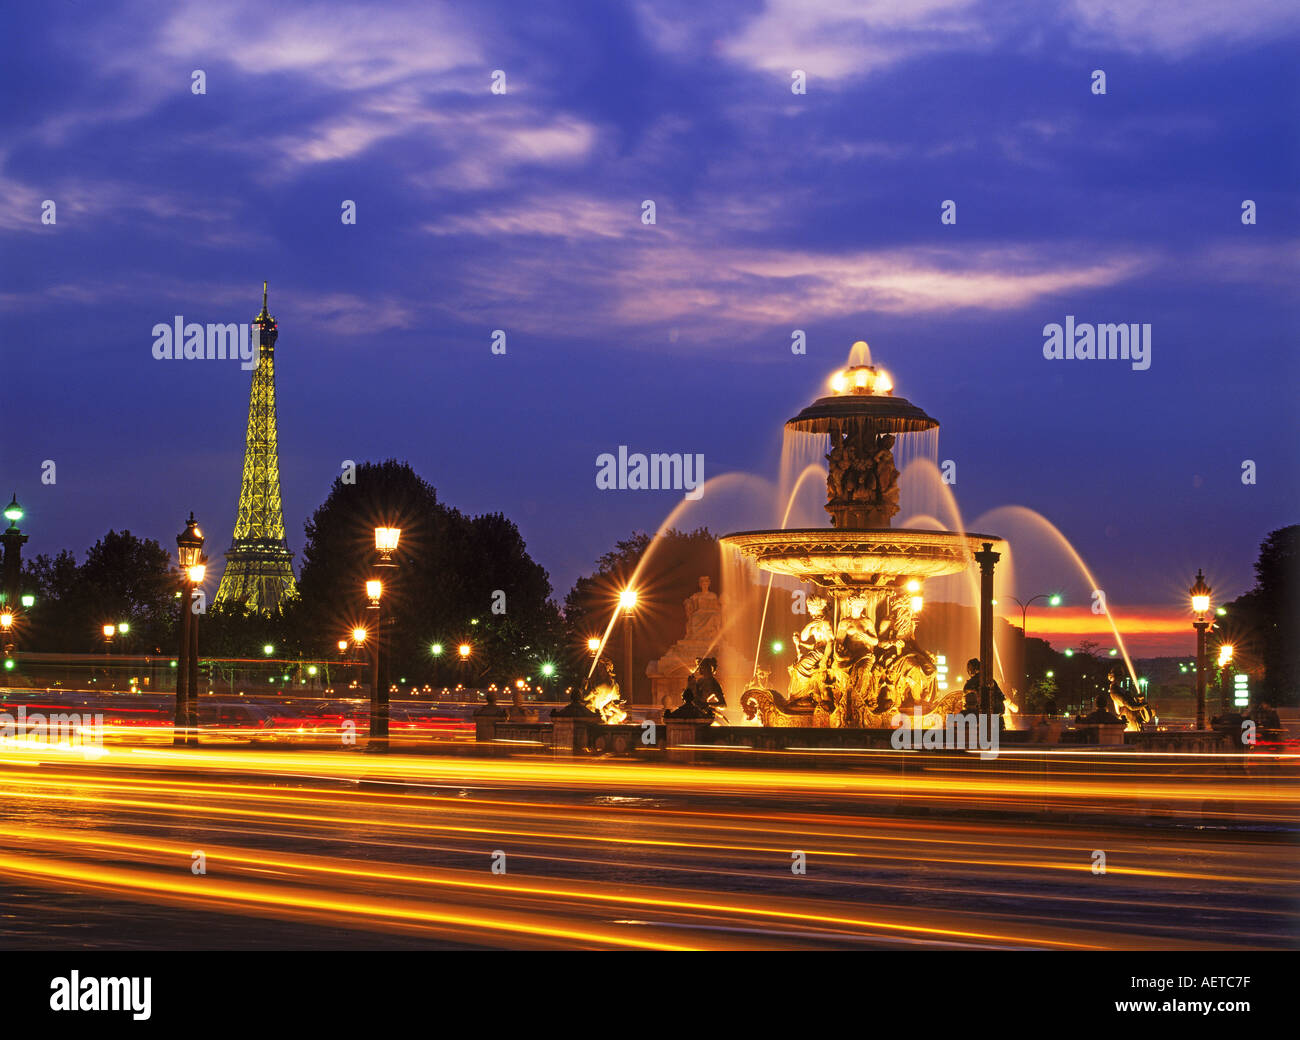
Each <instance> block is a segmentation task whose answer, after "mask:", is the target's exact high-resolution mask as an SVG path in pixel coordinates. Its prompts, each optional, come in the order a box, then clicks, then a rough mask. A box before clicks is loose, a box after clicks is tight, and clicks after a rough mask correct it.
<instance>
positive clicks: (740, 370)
mask: <svg viewBox="0 0 1300 1040" xmlns="http://www.w3.org/2000/svg"><path fill="white" fill-rule="evenodd" d="M5 19H6V22H7V23H9V24H8V26H7V31H6V32H5V33H4V42H3V44H0V46H2V47H3V50H4V53H3V59H4V60H3V62H0V84H2V85H3V89H4V95H5V97H6V99H7V101H8V103H7V104H6V105H5V106H3V109H0V120H3V130H4V132H3V135H2V136H0V141H2V142H3V143H2V144H0V254H2V256H3V267H2V270H3V275H4V279H3V285H2V286H0V342H3V343H4V352H5V365H4V370H3V371H4V381H5V394H4V401H5V413H6V418H7V420H8V421H7V422H6V430H5V436H4V449H3V455H2V456H0V480H2V481H3V482H4V490H5V492H6V493H8V492H9V491H10V490H16V491H17V492H18V494H19V497H20V499H22V500H23V502H24V504H25V505H26V506H27V508H28V522H27V526H28V528H29V530H30V531H31V533H32V542H31V543H30V546H29V551H54V550H57V549H59V548H62V547H71V548H75V549H77V550H78V551H81V550H84V548H85V547H86V546H87V545H89V544H90V543H91V542H92V541H94V539H96V538H97V537H99V536H101V535H102V534H103V533H104V532H105V531H106V530H107V529H108V528H110V527H116V528H122V527H128V528H130V529H131V530H133V531H135V532H137V533H141V534H145V535H149V536H152V537H157V538H160V539H164V540H166V542H167V544H169V545H170V544H171V539H172V538H173V537H174V535H175V534H176V532H177V531H179V530H180V528H181V526H182V521H183V519H184V516H185V514H186V513H187V512H188V511H189V510H190V509H194V510H195V511H196V513H197V514H198V515H199V516H200V518H202V519H203V520H204V521H205V523H204V526H205V527H206V528H207V530H208V532H209V535H210V547H211V548H213V549H215V550H218V551H220V550H221V549H224V547H225V546H226V545H227V544H228V539H229V534H230V530H231V528H232V527H233V523H234V514H235V505H236V501H237V494H238V482H239V476H240V469H241V464H242V451H243V443H242V439H243V434H244V423H245V417H246V407H247V390H248V380H249V375H248V373H247V372H244V371H241V370H240V368H239V366H238V364H232V363H228V362H226V363H223V362H218V361H212V362H187V363H177V364H170V363H166V362H159V361H155V360H154V359H153V357H152V356H151V352H150V346H151V344H152V341H153V340H152V336H151V334H150V330H151V329H152V327H153V325H154V324H155V323H158V322H168V321H170V320H171V319H172V317H173V315H176V314H183V315H184V316H185V317H186V319H187V320H191V321H199V322H209V321H213V322H226V321H244V322H246V321H248V320H249V319H251V318H252V316H253V315H254V314H255V313H256V311H257V309H258V306H259V305H260V299H259V297H258V294H259V291H260V288H261V282H262V279H264V278H265V279H268V280H269V281H270V283H271V310H272V312H273V313H274V314H275V315H276V316H277V318H278V319H279V322H280V330H281V335H280V341H279V348H278V350H277V362H278V378H279V391H280V450H281V466H282V474H283V483H284V501H285V513H286V517H285V519H286V523H287V526H288V529H289V532H290V534H289V541H290V547H291V548H292V549H293V550H295V551H299V550H301V547H302V541H303V535H302V523H303V521H304V519H305V518H306V517H307V516H308V515H309V513H310V511H311V510H312V509H314V508H315V507H316V505H318V504H319V502H320V501H321V500H322V499H323V498H324V496H325V494H326V493H327V490H328V487H329V485H330V483H331V481H332V480H333V479H334V477H335V476H336V475H337V474H338V473H339V471H340V470H339V467H340V465H341V462H342V460H345V459H355V460H362V459H373V458H383V457H388V456H397V457H399V458H404V459H408V460H409V461H410V462H411V463H412V464H413V465H414V466H415V467H416V468H417V469H418V470H419V471H420V472H421V473H422V474H423V475H424V476H425V477H426V478H427V479H429V480H430V481H431V482H432V483H433V484H434V485H435V486H436V487H437V488H438V491H439V494H440V496H441V497H442V498H443V499H444V500H445V501H448V502H450V503H451V504H454V505H457V506H459V507H461V508H462V509H466V510H468V511H473V512H477V511H483V510H498V509H499V510H502V511H504V512H505V513H506V514H507V515H509V516H510V517H511V518H513V519H514V520H515V521H516V522H517V523H518V524H519V526H520V528H521V530H522V531H523V533H524V535H525V537H526V539H527V540H528V544H529V547H530V550H531V551H532V552H533V554H534V556H535V557H536V558H537V559H539V560H540V562H542V563H543V564H544V565H545V566H546V567H547V568H548V569H549V570H550V572H551V575H552V579H553V581H554V583H555V585H556V587H557V591H558V592H559V593H561V594H562V593H563V591H564V590H566V589H567V588H568V586H569V585H570V584H571V582H572V580H573V578H574V577H576V576H577V575H578V574H579V573H582V572H584V571H586V570H588V569H590V566H591V564H592V562H593V561H594V559H595V558H596V557H597V556H598V555H599V554H600V553H601V552H603V551H605V550H606V549H607V548H609V547H610V545H611V544H612V543H613V541H614V540H615V539H617V538H619V537H623V536H625V535H626V534H627V533H628V532H629V531H631V530H632V529H634V528H640V529H651V530H653V529H654V528H655V527H656V526H657V525H658V524H659V522H660V521H661V520H662V519H663V517H664V516H665V515H666V514H667V513H668V512H669V510H671V509H672V508H673V507H674V506H675V505H676V504H677V502H678V501H679V499H680V496H679V495H674V494H673V493H671V492H633V491H628V492H609V491H598V490H597V489H596V486H595V471H596V462H595V460H596V457H597V456H598V455H599V454H600V453H602V452H605V451H616V450H617V447H618V445H620V444H626V445H628V446H629V447H630V448H631V449H632V450H641V451H681V452H691V453H702V454H703V455H704V456H705V459H706V475H708V476H714V475H717V474H721V473H723V472H727V471H732V470H739V471H744V472H750V473H755V474H759V475H762V476H763V477H764V478H767V479H774V478H775V476H776V471H777V467H778V464H779V455H780V424H781V422H782V421H783V420H784V419H786V418H788V417H789V416H790V415H792V414H794V412H796V411H798V409H799V408H800V407H802V406H803V405H804V404H805V403H807V402H808V401H809V400H811V399H812V398H813V397H815V396H818V394H819V393H820V392H821V390H822V388H823V387H824V385H825V379H826V378H827V376H828V375H829V374H830V373H831V371H832V370H833V369H835V368H836V367H838V366H839V365H841V364H843V362H844V359H845V357H846V355H847V353H848V348H849V345H850V344H851V343H852V342H853V341H854V340H857V339H865V340H867V341H869V342H870V343H871V345H872V348H873V351H874V354H875V358H876V360H877V361H879V362H880V363H881V364H882V365H884V366H885V367H886V368H887V369H889V371H890V372H891V373H892V375H893V378H894V382H895V384H896V386H897V388H898V392H899V393H900V394H901V395H903V396H905V397H907V398H909V399H910V400H912V401H914V402H916V403H918V404H920V405H921V406H922V407H924V408H925V409H926V410H927V411H928V412H929V413H930V414H932V415H934V416H936V417H937V418H938V419H939V420H940V421H941V423H942V431H941V434H940V449H939V453H940V457H941V458H951V459H954V460H956V461H957V462H958V482H957V485H956V487H955V489H954V490H955V491H956V494H957V498H958V500H959V501H960V503H961V507H962V510H963V512H964V514H965V515H966V516H967V517H976V516H978V515H979V514H981V513H983V512H985V511H987V510H990V509H993V508H995V507H997V506H1001V505H1007V504H1021V505H1025V506H1028V507H1031V508H1033V509H1036V510H1038V511H1040V512H1042V513H1043V514H1045V515H1046V516H1047V517H1049V518H1050V519H1051V520H1052V521H1053V522H1055V523H1056V524H1057V525H1058V526H1059V527H1060V528H1061V529H1062V530H1063V531H1064V532H1065V534H1066V535H1067V536H1068V537H1069V538H1070V539H1071V540H1072V541H1073V542H1074V544H1075V545H1076V546H1078V548H1079V550H1080V551H1081V552H1082V554H1083V555H1084V557H1085V558H1086V559H1087V560H1088V561H1089V563H1090V564H1091V565H1092V566H1093V569H1094V570H1095V571H1097V572H1098V574H1099V580H1100V581H1102V583H1104V584H1107V586H1108V588H1109V589H1110V590H1111V591H1110V594H1111V597H1112V601H1114V602H1117V603H1118V602H1126V603H1133V604H1156V603H1161V602H1167V601H1169V600H1170V599H1171V598H1174V597H1177V596H1178V595H1180V592H1179V590H1180V588H1181V587H1182V584H1183V578H1184V575H1186V576H1188V577H1190V575H1191V574H1192V573H1194V572H1195V569H1196V567H1198V566H1203V567H1205V569H1206V573H1207V575H1210V576H1211V578H1212V580H1214V581H1217V582H1218V583H1219V586H1220V587H1221V588H1222V589H1223V591H1224V592H1225V594H1235V593H1237V592H1240V591H1242V590H1243V589H1244V588H1246V587H1247V586H1248V585H1249V584H1250V581H1251V572H1250V568H1251V564H1252V562H1253V560H1254V557H1255V551H1256V547H1257V545H1258V542H1259V541H1260V540H1261V539H1262V538H1263V536H1264V535H1265V534H1266V533H1267V532H1268V531H1269V530H1271V529H1273V528H1276V527H1278V526H1281V525H1283V524H1286V523H1291V522H1295V521H1296V520H1297V519H1298V518H1300V511H1298V510H1297V497H1298V496H1297V491H1296V488H1297V482H1296V475H1297V465H1298V463H1300V458H1298V457H1297V455H1298V453H1297V444H1298V443H1300V438H1298V437H1297V434H1298V433H1300V429H1298V426H1300V423H1298V421H1297V418H1296V407H1295V398H1296V386H1297V378H1296V377H1297V367H1298V366H1297V363H1296V360H1295V359H1296V350H1297V343H1296V332H1297V324H1298V317H1300V315H1298V313H1297V306H1296V294H1295V286H1296V284H1297V275H1298V274H1300V270H1298V268H1300V264H1298V263H1297V256H1298V252H1297V243H1298V241H1300V236H1298V230H1300V204H1298V203H1297V196H1296V185H1297V174H1298V173H1300V168H1298V167H1300V162H1298V161H1297V146H1296V127H1297V109H1298V107H1300V106H1298V102H1300V92H1298V91H1297V86H1298V81H1297V79H1298V78H1297V72H1296V45H1297V40H1298V37H1300V9H1297V8H1296V7H1295V5H1294V4H1288V3H1271V2H1270V3H1245V4H1239V5H1222V4H1220V3H1210V2H1201V0H1193V2H1189V3H1181V4H1175V3H1164V4H1150V3H1141V2H1124V0H1097V2H1093V0H1080V2H1076V3H1065V4H1060V5H1057V6H1051V5H1042V4H1005V3H967V2H962V0H920V2H913V3H886V2H879V3H875V2H865V3H864V2H857V3H854V2H849V0H839V2H827V3H821V2H815V0H788V2H787V0H783V2H773V3H761V2H749V3H735V4H727V3H711V4H700V3H654V4H650V3H646V4H621V3H605V2H598V3H573V4H548V3H539V4H528V5H523V4H494V3H476V4H473V5H469V4H466V5H456V6H444V5H430V4H424V3H418V4H397V3H388V4H334V3H272V4H267V3H242V2H222V0H204V2H201V3H184V2H168V3H159V4H152V3H134V4H127V5H118V4H111V3H104V4H98V3H97V4H84V3H70V2H69V3H64V2H51V3H48V4H40V5H23V6H22V7H13V8H10V9H9V10H8V11H6V14H5ZM196 69H198V70H203V72H204V73H205V75H206V94H202V95H196V94H194V93H192V90H191V84H192V73H193V72H194V70H196ZM1096 69H1100V70H1103V71H1104V72H1105V74H1106V94H1105V95H1096V94H1094V93H1093V92H1092V90H1091V82H1092V81H1091V76H1092V73H1093V70H1096ZM494 70H501V71H503V72H504V73H505V82H506V93H505V94H494V93H492V91H491V89H490V88H491V86H492V74H493V72H494ZM793 70H802V71H803V72H804V73H806V77H807V93H806V94H803V95H796V94H794V93H792V91H791V82H792V80H791V73H792V71H793ZM47 199H49V200H53V201H54V202H55V203H56V205H57V222H56V223H55V224H53V225H50V224H42V222H41V211H42V203H43V201H44V200H47ZM646 199H652V200H654V201H655V204H656V210H657V212H656V218H657V222H656V223H655V224H654V225H653V226H647V225H645V224H643V223H642V221H641V212H642V209H641V204H642V202H643V200H646ZM946 199H951V200H954V201H955V202H956V204H957V222H956V224H955V225H943V224H941V223H940V205H941V203H942V202H943V200H946ZM1245 199H1251V200H1254V201H1255V203H1256V205H1257V207H1258V222H1257V224H1255V225H1253V226H1245V225H1243V224H1242V222H1241V205H1242V201H1243V200H1245ZM343 200H353V201H355V203H356V207H357V222H356V224H355V225H344V224H343V223H342V222H341V220H340V212H341V204H342V202H343ZM1067 314H1073V315H1075V316H1076V318H1077V320H1078V321H1080V322H1083V321H1089V322H1141V323H1150V324H1151V325H1152V337H1153V352H1152V365H1151V368H1150V370H1148V371H1133V370H1132V369H1131V368H1130V366H1129V365H1127V364H1124V363H1121V362H1096V361H1093V362H1077V361H1049V360H1045V359H1044V358H1043V355H1042V344H1043V332H1042V329H1043V326H1044V325H1045V324H1047V323H1049V322H1061V321H1063V320H1064V317H1065V315H1067ZM494 329H504V330H506V333H507V344H508V346H507V353H506V354H505V355H504V356H494V355H493V354H492V353H491V350H490V340H491V333H492V330H494ZM794 329H802V330H805V332H806V333H807V337H808V353H807V355H806V356H795V355H792V353H791V351H790V338H791V332H792V330H794ZM47 459H52V460H54V461H55V462H56V464H57V467H58V468H57V483H56V484H54V485H52V486H50V485H43V484H42V483H41V480H40V474H41V464H42V462H43V461H44V460H47ZM1247 459H1249V460H1253V461H1254V462H1255V463H1256V465H1257V468H1258V479H1257V483H1255V484H1254V485H1243V484H1242V482H1241V478H1240V473H1241V465H1242V462H1243V460H1247ZM719 508H720V511H719V512H715V513H709V514H708V515H703V514H702V515H701V516H700V517H699V518H698V519H700V520H701V521H703V520H708V521H709V522H711V523H713V524H714V525H715V526H719V527H726V526H728V525H729V524H730V525H731V526H734V527H740V528H745V527H753V526H758V525H759V523H765V522H767V521H768V517H766V516H764V517H761V518H755V519H754V520H751V519H750V518H749V517H748V516H745V515H742V513H743V512H744V510H743V509H741V508H740V507H739V506H737V507H735V508H734V509H733V508H732V507H730V506H728V507H727V508H721V506H720V507H719ZM687 519H688V520H692V519H695V517H693V516H690V517H687ZM1045 566H1046V565H1045ZM1025 580H1026V581H1027V582H1028V581H1031V580H1033V581H1041V582H1055V583H1056V584H1062V583H1063V582H1064V580H1065V579H1063V578H1062V579H1060V580H1058V579H1057V578H1056V577H1055V576H1054V575H1053V574H1052V573H1050V572H1049V571H1046V570H1045V571H1044V572H1043V573H1042V574H1041V575H1040V574H1033V575H1032V576H1031V575H1029V574H1028V573H1027V574H1026V576H1025ZM1079 594H1080V595H1081V594H1082V593H1079Z"/></svg>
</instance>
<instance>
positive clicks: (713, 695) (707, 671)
mask: <svg viewBox="0 0 1300 1040" xmlns="http://www.w3.org/2000/svg"><path fill="white" fill-rule="evenodd" d="M717 667H718V661H717V658H714V657H703V658H700V659H699V660H697V661H696V662H695V671H694V672H692V673H691V677H692V678H693V679H694V680H695V681H694V683H693V684H692V683H691V680H690V679H687V686H688V687H691V686H692V685H693V687H694V690H695V699H696V700H697V701H698V702H699V703H701V704H705V705H708V706H709V707H710V708H714V709H725V708H726V706H727V695H726V694H725V693H723V692H722V684H721V683H719V682H718V680H717V678H716V676H715V675H714V672H715V671H716V670H717Z"/></svg>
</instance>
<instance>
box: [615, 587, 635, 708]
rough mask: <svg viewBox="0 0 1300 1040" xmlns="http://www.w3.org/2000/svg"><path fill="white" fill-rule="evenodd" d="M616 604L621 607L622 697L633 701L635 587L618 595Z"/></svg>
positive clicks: (630, 702)
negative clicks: (633, 613)
mask: <svg viewBox="0 0 1300 1040" xmlns="http://www.w3.org/2000/svg"><path fill="white" fill-rule="evenodd" d="M618 605H619V606H620V607H622V608H623V665H624V674H623V683H624V686H625V689H624V690H623V699H624V700H626V701H627V702H628V704H632V703H633V682H632V612H633V611H634V610H636V589H634V588H631V587H630V586H629V587H628V588H626V589H624V590H623V591H622V592H620V593H619V595H618Z"/></svg>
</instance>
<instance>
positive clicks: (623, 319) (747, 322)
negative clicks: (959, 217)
mask: <svg viewBox="0 0 1300 1040" xmlns="http://www.w3.org/2000/svg"><path fill="white" fill-rule="evenodd" d="M602 216H605V215H604V214H602ZM554 219H556V217H555V215H554V214H549V215H547V219H545V220H539V221H537V222H536V223H535V224H534V225H533V226H532V227H531V230H532V231H534V232H536V233H545V230H546V225H547V223H548V222H549V221H551V220H554ZM628 224H629V222H628V221H627V219H626V218H624V219H623V220H622V221H621V225H623V226H626V225H628ZM563 233H564V234H565V235H566V237H570V238H573V239H575V242H574V247H573V248H571V249H570V250H569V251H568V252H567V254H566V261H565V263H564V264H563V265H562V267H561V268H559V269H557V267H556V264H555V260H554V253H553V252H552V251H551V250H550V249H548V248H546V247H545V245H544V244H543V243H538V244H537V245H536V246H534V247H532V248H527V247H523V246H518V247H514V248H512V249H511V251H510V254H509V257H508V258H507V259H502V258H501V257H494V258H493V260H492V261H491V262H490V263H483V262H471V263H469V264H468V265H467V266H466V268H465V269H464V271H463V272H462V275H463V277H464V280H465V287H464V289H462V291H461V292H459V293H457V294H456V300H455V302H454V303H452V304H449V305H448V307H449V308H450V310H451V311H452V312H453V313H456V314H457V315H458V316H459V317H461V318H463V319H465V320H468V321H476V322H482V321H486V320H490V319H491V317H492V315H494V314H495V315H499V314H500V313H501V308H502V307H503V306H508V307H509V308H510V313H511V322H512V324H514V325H515V326H516V327H522V328H525V329H528V330H529V331H532V332H537V333H545V332H548V331H549V332H555V331H556V330H557V328H560V329H563V330H565V331H566V332H576V331H578V330H579V329H581V330H583V331H586V332H589V333H590V334H593V335H596V334H599V333H600V331H601V330H607V329H611V328H617V329H620V330H629V329H636V328H647V327H658V326H662V325H663V324H665V323H670V324H674V325H680V326H682V327H683V328H687V329H693V330H695V331H696V332H697V333H698V335H697V337H696V340H697V343H698V340H700V339H704V340H712V341H714V342H717V343H718V344H719V348H720V349H721V348H722V347H723V346H725V345H727V344H730V343H731V342H734V340H735V338H737V337H738V336H745V335H752V334H755V333H757V332H758V331H759V330H761V329H764V328H768V327H772V326H791V325H792V324H793V325H803V324H805V323H808V322H813V321H818V320H824V319H833V318H839V317H845V316H851V315H855V314H861V313H868V312H876V313H888V314H915V315H922V314H932V313H946V312H950V311H955V310H960V309H974V310H986V311H987V310H1013V309H1017V308H1023V307H1028V306H1030V305H1031V304H1033V303H1036V302H1037V301H1038V300H1040V299H1043V298H1045V297H1049V296H1052V295H1055V294H1059V293H1064V292H1071V291H1075V290H1081V289H1091V288H1097V287H1100V286H1108V285H1114V284H1117V283H1120V282H1123V281H1125V280H1128V279H1130V278H1133V277H1135V276H1137V275H1138V274H1139V273H1141V272H1144V271H1146V270H1147V269H1148V268H1149V267H1150V266H1151V264H1152V260H1151V258H1148V257H1145V256H1138V255H1129V256H1121V257H1118V258H1111V259H1106V260H1100V261H1089V262H1084V263H1078V262H1069V261H1064V260H1057V259H1053V257H1054V256H1056V255H1057V254H1058V250H1060V247H1059V246H1058V245H1056V244H1054V245H1053V246H1052V247H1050V248H1043V249H1041V250H1038V249H1034V248H1031V247H1024V246H1018V247H990V248H985V249H971V250H967V251H964V252H963V251H959V250H939V249H933V248H896V249H884V250H860V251H855V252H848V253H824V252H818V251H815V250H809V249H804V250H789V249H784V248H781V247H768V248H762V247H738V246H731V245H721V244H706V243H701V242H699V241H695V240H687V239H686V238H684V237H682V236H681V235H678V234H676V233H668V232H660V231H659V229H657V228H639V227H638V228H636V230H630V231H627V232H624V233H622V234H620V235H619V236H617V237H613V236H608V237H600V238H593V237H588V238H587V239H585V240H582V241H576V239H577V238H578V237H579V236H578V233H577V230H576V227H575V226H574V225H568V226H566V227H565V228H564V229H563ZM600 233H601V234H602V235H604V231H603V230H602V231H601V232H600ZM556 298H559V299H580V300H582V301H583V304H582V308H581V310H580V311H578V312H573V311H569V312H565V310H564V309H563V308H562V307H560V306H558V305H557V304H556V303H555V302H554V301H555V300H556ZM684 349H685V348H684Z"/></svg>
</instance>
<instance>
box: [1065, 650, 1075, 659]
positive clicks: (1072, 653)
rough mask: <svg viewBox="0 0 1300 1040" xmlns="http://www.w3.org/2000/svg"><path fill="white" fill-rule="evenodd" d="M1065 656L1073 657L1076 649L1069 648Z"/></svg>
mask: <svg viewBox="0 0 1300 1040" xmlns="http://www.w3.org/2000/svg"><path fill="white" fill-rule="evenodd" d="M1065 656H1066V657H1073V656H1074V651H1073V650H1069V649H1067V650H1066V651H1065Z"/></svg>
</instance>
